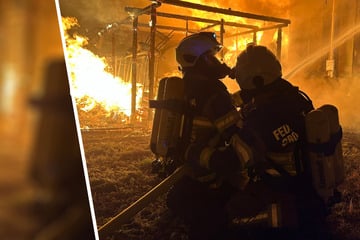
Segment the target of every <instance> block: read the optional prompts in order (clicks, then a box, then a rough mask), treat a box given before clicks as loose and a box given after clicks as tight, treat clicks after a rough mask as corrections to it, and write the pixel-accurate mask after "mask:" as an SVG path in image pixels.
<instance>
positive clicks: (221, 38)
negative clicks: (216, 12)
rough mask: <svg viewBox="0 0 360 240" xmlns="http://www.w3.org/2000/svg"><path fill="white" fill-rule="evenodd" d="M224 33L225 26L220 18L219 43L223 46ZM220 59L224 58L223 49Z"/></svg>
mask: <svg viewBox="0 0 360 240" xmlns="http://www.w3.org/2000/svg"><path fill="white" fill-rule="evenodd" d="M224 33H225V28H224V19H221V22H220V43H221V45H223V46H224ZM221 59H222V60H223V59H224V51H221Z"/></svg>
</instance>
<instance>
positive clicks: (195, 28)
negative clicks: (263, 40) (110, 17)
mask: <svg viewBox="0 0 360 240" xmlns="http://www.w3.org/2000/svg"><path fill="white" fill-rule="evenodd" d="M124 10H125V11H126V12H127V13H128V14H129V16H128V17H127V18H126V19H124V20H122V21H120V22H117V23H115V24H111V25H112V26H119V25H124V24H125V25H131V26H132V48H131V53H130V54H129V55H128V56H125V57H123V58H122V59H120V60H118V61H115V60H113V64H114V66H113V68H114V74H115V75H122V77H123V78H124V79H128V80H129V81H130V79H131V83H132V99H131V115H132V119H133V116H134V114H135V112H136V92H137V91H136V90H137V83H139V76H140V75H141V79H142V80H143V81H144V82H141V84H143V86H144V92H147V95H148V96H147V98H148V99H153V98H154V91H155V81H156V65H157V61H158V59H156V53H158V52H161V50H162V49H163V48H164V47H165V46H166V45H167V43H168V42H169V41H170V40H174V38H176V33H181V34H182V37H183V36H184V33H185V36H186V35H187V34H191V33H196V32H200V31H214V32H216V34H217V36H219V41H220V42H221V43H222V44H223V43H224V39H226V38H235V37H238V36H241V35H249V34H250V35H252V42H253V43H257V42H258V39H257V36H258V33H259V32H264V31H268V30H275V31H277V36H276V55H277V57H278V58H279V59H280V58H281V50H282V32H283V28H285V27H287V26H288V25H289V24H290V20H289V19H282V18H276V17H271V16H264V15H258V14H252V13H247V12H241V11H236V10H232V9H231V8H229V9H224V8H218V7H212V6H208V5H201V4H197V3H191V2H187V1H179V0H163V1H159V0H153V1H151V4H150V5H148V6H146V7H144V8H137V7H130V6H126V7H124ZM206 14H211V17H209V16H208V17H203V16H204V15H206ZM143 16H147V19H148V22H145V21H144V20H143V19H144V17H143ZM140 18H141V20H140ZM229 19H230V20H229ZM140 28H149V32H148V37H147V40H146V45H147V52H146V54H144V53H139V49H138V46H139V41H138V32H139V31H138V30H139V29H140ZM157 39H159V40H160V41H156V40H157ZM113 57H114V58H115V53H114V56H113ZM138 68H141V71H139V69H138ZM144 70H145V71H144ZM149 113H150V110H149ZM149 116H151V115H149ZM149 119H150V120H151V117H149Z"/></svg>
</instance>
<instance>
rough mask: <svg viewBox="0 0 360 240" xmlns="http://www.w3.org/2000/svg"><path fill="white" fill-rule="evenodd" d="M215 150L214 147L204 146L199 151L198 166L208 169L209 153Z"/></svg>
mask: <svg viewBox="0 0 360 240" xmlns="http://www.w3.org/2000/svg"><path fill="white" fill-rule="evenodd" d="M214 152H215V149H214V148H208V147H207V148H204V150H202V151H201V154H200V166H202V167H204V168H206V169H210V166H209V165H210V164H209V160H210V158H211V155H212V154H213V153H214Z"/></svg>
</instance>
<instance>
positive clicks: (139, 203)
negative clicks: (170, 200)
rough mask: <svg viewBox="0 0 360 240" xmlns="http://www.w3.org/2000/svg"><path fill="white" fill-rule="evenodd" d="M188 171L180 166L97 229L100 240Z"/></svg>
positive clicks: (185, 167)
mask: <svg viewBox="0 0 360 240" xmlns="http://www.w3.org/2000/svg"><path fill="white" fill-rule="evenodd" d="M188 171H189V168H188V167H187V166H184V165H182V166H180V167H179V168H177V169H176V170H175V171H174V172H173V173H172V174H171V175H169V176H168V177H167V178H165V179H164V180H163V181H161V182H160V183H159V184H158V185H156V186H155V187H153V188H152V189H151V190H150V191H149V192H147V193H146V194H144V195H143V196H141V197H140V198H139V199H138V200H136V201H135V202H134V203H132V204H131V205H130V206H129V207H127V208H126V209H124V210H123V211H121V212H120V213H119V214H117V215H116V216H115V217H113V218H111V219H110V220H109V221H108V222H106V223H105V224H104V225H102V226H101V227H99V228H98V233H99V237H100V239H104V237H105V236H108V235H109V233H111V232H112V231H114V230H115V229H116V228H117V227H119V226H121V225H122V224H125V223H127V222H129V221H130V219H131V218H132V217H134V216H135V215H136V214H137V213H138V212H140V211H141V210H142V209H144V208H145V207H146V206H147V205H149V204H150V203H151V202H153V201H154V200H155V199H156V198H158V197H159V196H160V195H162V194H164V193H166V192H167V191H168V190H169V189H170V187H171V186H172V185H173V184H174V183H175V182H177V181H178V180H179V179H180V178H181V177H182V176H184V175H185V174H186V173H187V172H188Z"/></svg>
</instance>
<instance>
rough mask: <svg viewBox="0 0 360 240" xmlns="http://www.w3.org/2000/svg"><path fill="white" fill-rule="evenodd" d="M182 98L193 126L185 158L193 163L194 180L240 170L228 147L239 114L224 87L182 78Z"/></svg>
mask: <svg viewBox="0 0 360 240" xmlns="http://www.w3.org/2000/svg"><path fill="white" fill-rule="evenodd" d="M183 79H184V84H185V95H186V98H187V100H188V101H189V102H190V105H191V106H192V113H193V114H192V115H193V127H192V136H191V144H190V146H189V148H188V150H187V153H186V158H187V159H188V161H190V162H191V163H193V167H194V169H195V173H196V175H197V177H198V180H200V181H202V182H213V181H214V180H215V179H216V178H217V177H218V176H219V175H222V176H231V175H232V174H233V173H234V172H236V171H237V170H238V169H240V168H241V161H239V158H238V155H236V153H235V152H234V151H233V149H232V148H231V147H230V142H231V139H232V138H233V136H234V135H235V134H236V133H237V127H236V123H237V122H238V121H239V119H240V115H239V113H238V111H237V110H236V108H235V107H234V105H233V104H232V100H231V96H230V94H229V93H228V91H227V89H226V87H225V85H224V84H223V83H222V82H220V81H219V80H218V79H211V78H207V77H204V76H201V75H197V74H195V73H187V74H185V76H184V78H183Z"/></svg>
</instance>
